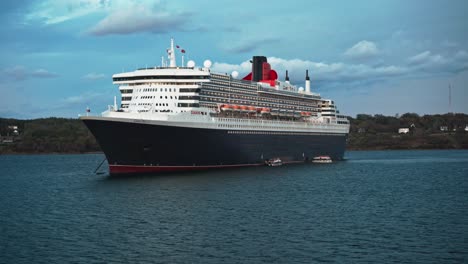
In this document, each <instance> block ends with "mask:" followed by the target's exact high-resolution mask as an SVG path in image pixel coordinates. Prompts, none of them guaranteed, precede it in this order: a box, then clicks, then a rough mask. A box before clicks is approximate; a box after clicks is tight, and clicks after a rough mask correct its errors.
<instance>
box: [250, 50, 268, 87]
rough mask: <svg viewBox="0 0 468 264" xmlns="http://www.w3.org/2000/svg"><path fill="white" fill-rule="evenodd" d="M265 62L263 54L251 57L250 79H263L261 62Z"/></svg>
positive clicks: (255, 80)
mask: <svg viewBox="0 0 468 264" xmlns="http://www.w3.org/2000/svg"><path fill="white" fill-rule="evenodd" d="M264 62H267V58H266V57H265V56H253V57H252V81H253V82H258V81H260V80H262V79H263V63H264Z"/></svg>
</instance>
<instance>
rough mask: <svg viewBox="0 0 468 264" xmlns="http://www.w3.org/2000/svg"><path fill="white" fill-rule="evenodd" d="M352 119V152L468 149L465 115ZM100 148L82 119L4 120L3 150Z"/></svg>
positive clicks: (0, 146) (0, 139)
mask: <svg viewBox="0 0 468 264" xmlns="http://www.w3.org/2000/svg"><path fill="white" fill-rule="evenodd" d="M349 120H350V122H351V129H350V134H349V137H348V143H347V149H348V150H387V149H388V150H390V149H468V131H466V130H467V125H468V115H466V114H451V113H450V114H443V115H423V116H419V115H417V114H414V113H407V114H403V115H401V116H384V115H367V114H359V115H357V116H356V117H355V118H353V117H349ZM15 128H16V129H15ZM401 128H403V129H405V128H407V129H408V132H407V133H399V129H401ZM123 140H124V139H123ZM99 151H101V149H100V147H99V145H98V144H97V142H96V140H95V138H94V136H93V135H92V134H91V133H90V132H89V131H88V129H87V128H86V126H85V125H84V124H83V122H82V121H80V120H79V119H71V118H55V117H51V118H41V119H32V120H21V119H11V118H0V154H29V153H31V154H41V153H43V154H46V153H89V152H99Z"/></svg>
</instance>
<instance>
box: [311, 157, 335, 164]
mask: <svg viewBox="0 0 468 264" xmlns="http://www.w3.org/2000/svg"><path fill="white" fill-rule="evenodd" d="M332 162H333V161H332V159H331V158H330V156H317V157H314V158H313V159H312V163H332Z"/></svg>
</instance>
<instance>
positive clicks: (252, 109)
mask: <svg viewBox="0 0 468 264" xmlns="http://www.w3.org/2000/svg"><path fill="white" fill-rule="evenodd" d="M248 108H249V112H255V111H256V110H257V108H256V107H255V106H249V107H248Z"/></svg>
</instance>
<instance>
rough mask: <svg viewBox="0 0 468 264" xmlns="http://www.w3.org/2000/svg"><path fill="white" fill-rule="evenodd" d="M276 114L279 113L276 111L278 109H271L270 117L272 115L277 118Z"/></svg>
mask: <svg viewBox="0 0 468 264" xmlns="http://www.w3.org/2000/svg"><path fill="white" fill-rule="evenodd" d="M278 113H279V110H278V109H272V110H271V115H272V116H277V115H278Z"/></svg>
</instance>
